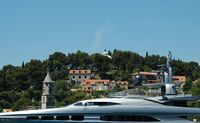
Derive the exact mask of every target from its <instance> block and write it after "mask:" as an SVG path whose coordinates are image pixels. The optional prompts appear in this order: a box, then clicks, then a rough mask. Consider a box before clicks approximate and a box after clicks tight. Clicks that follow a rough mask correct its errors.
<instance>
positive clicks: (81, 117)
mask: <svg viewBox="0 0 200 123" xmlns="http://www.w3.org/2000/svg"><path fill="white" fill-rule="evenodd" d="M71 120H84V116H83V115H74V116H71Z"/></svg>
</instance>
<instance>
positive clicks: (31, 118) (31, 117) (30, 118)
mask: <svg viewBox="0 0 200 123" xmlns="http://www.w3.org/2000/svg"><path fill="white" fill-rule="evenodd" d="M26 119H27V120H38V119H40V118H39V117H38V116H27V117H26Z"/></svg>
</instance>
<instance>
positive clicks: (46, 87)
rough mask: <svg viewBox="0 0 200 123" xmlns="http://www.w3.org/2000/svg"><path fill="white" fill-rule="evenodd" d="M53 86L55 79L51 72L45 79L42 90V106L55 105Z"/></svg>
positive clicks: (44, 107)
mask: <svg viewBox="0 0 200 123" xmlns="http://www.w3.org/2000/svg"><path fill="white" fill-rule="evenodd" d="M53 86H54V81H52V79H51V77H50V75H49V72H47V75H46V77H45V79H44V81H43V90H42V97H41V108H42V109H46V108H51V107H52V106H54V96H53Z"/></svg>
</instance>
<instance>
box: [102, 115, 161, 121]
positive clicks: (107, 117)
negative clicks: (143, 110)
mask: <svg viewBox="0 0 200 123" xmlns="http://www.w3.org/2000/svg"><path fill="white" fill-rule="evenodd" d="M100 120H103V121H139V122H152V121H154V122H156V121H157V122H158V121H159V120H158V119H156V118H154V117H150V116H142V115H105V116H100Z"/></svg>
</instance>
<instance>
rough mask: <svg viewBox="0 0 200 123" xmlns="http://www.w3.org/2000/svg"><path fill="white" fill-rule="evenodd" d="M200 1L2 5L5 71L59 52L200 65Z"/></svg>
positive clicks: (21, 0) (60, 0)
mask: <svg viewBox="0 0 200 123" xmlns="http://www.w3.org/2000/svg"><path fill="white" fill-rule="evenodd" d="M199 5H200V1H199V0H0V57H1V59H0V68H1V67H2V66H3V65H6V64H13V65H21V64H22V62H23V61H25V62H28V61H30V59H39V60H45V59H47V58H48V56H49V55H50V54H52V53H54V52H56V51H59V52H63V53H66V54H68V53H72V52H76V51H77V50H81V51H84V52H87V53H90V54H92V53H96V52H100V53H101V52H103V51H104V49H107V50H111V51H112V50H113V49H119V50H130V51H133V52H137V53H139V54H140V55H144V54H145V52H146V51H148V52H149V54H159V55H162V56H164V55H166V54H167V52H168V51H172V53H173V56H174V58H175V59H178V58H179V59H181V60H183V61H196V62H198V63H200V48H199V47H200V16H199V15H200V7H199Z"/></svg>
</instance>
